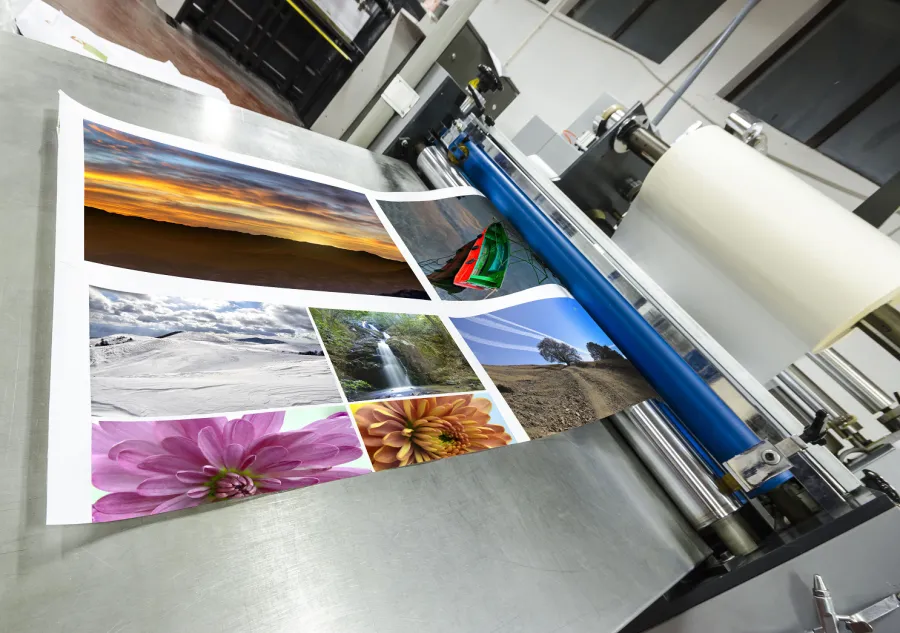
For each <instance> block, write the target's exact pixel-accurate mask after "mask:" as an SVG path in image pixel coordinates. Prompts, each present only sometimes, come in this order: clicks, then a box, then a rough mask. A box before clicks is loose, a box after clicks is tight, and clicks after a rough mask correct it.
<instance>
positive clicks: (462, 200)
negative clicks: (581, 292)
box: [378, 195, 559, 301]
mask: <svg viewBox="0 0 900 633" xmlns="http://www.w3.org/2000/svg"><path fill="white" fill-rule="evenodd" d="M378 205H379V206H380V207H381V209H382V210H383V211H384V214H385V215H386V216H387V217H388V219H389V220H390V222H391V224H392V225H393V227H394V228H395V229H396V230H397V233H399V234H400V237H401V238H402V239H403V241H404V242H405V243H406V245H407V246H408V247H409V250H410V252H411V253H412V256H413V258H415V260H416V263H417V264H418V265H419V266H420V267H421V268H422V270H423V271H424V273H425V275H426V276H427V278H428V281H429V282H431V285H432V286H434V288H435V290H436V291H437V293H438V296H439V297H440V298H441V299H453V300H458V301H478V300H479V299H486V298H488V297H502V296H503V295H508V294H511V293H513V292H518V291H520V290H525V289H527V288H533V287H535V286H540V285H544V284H558V283H559V281H558V280H557V279H556V277H554V276H553V273H551V272H550V270H549V269H548V268H547V267H546V266H544V264H543V262H541V260H540V259H538V257H537V255H535V254H534V252H532V250H531V248H529V247H528V245H527V244H526V242H525V240H524V238H523V237H522V236H521V235H519V232H518V231H516V229H515V228H513V226H512V225H511V224H510V223H509V222H507V221H506V219H505V218H504V217H503V216H502V215H500V213H499V212H498V211H497V210H496V209H495V208H494V206H493V205H492V204H491V202H490V200H488V199H487V198H485V197H483V196H476V195H469V196H458V197H451V198H443V199H440V200H417V201H388V200H381V201H379V202H378Z"/></svg>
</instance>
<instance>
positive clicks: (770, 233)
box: [626, 126, 900, 351]
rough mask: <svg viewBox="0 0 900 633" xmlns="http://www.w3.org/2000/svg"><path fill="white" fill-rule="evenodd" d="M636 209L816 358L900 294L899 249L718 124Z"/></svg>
mask: <svg viewBox="0 0 900 633" xmlns="http://www.w3.org/2000/svg"><path fill="white" fill-rule="evenodd" d="M635 205H636V206H637V207H639V208H640V209H641V210H642V212H643V213H645V214H647V215H648V216H650V217H652V218H653V220H654V221H655V222H656V223H657V224H658V225H660V226H665V227H666V229H667V230H671V231H673V232H675V233H677V236H678V238H679V240H680V241H681V242H682V243H683V244H687V245H688V246H689V247H690V249H691V250H692V251H694V252H695V253H696V254H697V255H699V256H700V257H702V258H703V259H704V260H706V261H707V262H708V263H709V264H710V265H712V266H714V267H715V268H716V269H718V270H719V271H720V272H722V273H723V274H725V275H726V276H727V277H728V278H730V279H731V280H732V281H733V282H734V283H735V284H736V285H737V286H739V287H740V288H741V289H742V290H743V291H744V292H745V293H746V294H747V295H748V296H749V297H751V298H752V299H753V300H754V301H756V302H757V303H758V304H759V305H760V306H762V307H763V308H764V309H765V310H766V311H768V313H769V314H771V315H772V316H773V317H775V318H776V319H777V320H778V321H780V322H781V323H782V324H783V325H784V326H785V327H786V328H787V329H788V330H789V331H790V332H791V333H792V334H793V335H794V336H796V337H797V338H798V339H799V340H801V341H803V343H804V345H805V346H808V348H809V349H811V350H813V351H818V350H822V349H824V348H826V347H829V346H830V345H831V344H833V343H834V342H835V341H837V340H838V339H839V338H840V337H841V336H843V335H844V334H846V333H847V332H848V331H849V329H850V328H852V327H853V326H854V325H855V324H856V323H857V322H858V321H859V320H860V319H861V318H863V317H864V316H866V315H867V314H869V313H870V312H871V311H872V310H874V309H875V308H878V307H879V306H882V305H884V304H885V303H887V302H889V301H891V300H892V299H894V298H896V297H898V296H900V245H898V244H896V243H895V242H893V241H892V240H890V239H889V238H888V237H887V236H885V235H883V234H882V233H880V232H879V231H878V230H877V229H875V228H873V227H872V226H870V225H869V224H867V223H866V222H864V221H863V220H861V219H859V218H858V217H856V216H855V215H853V214H852V213H850V212H849V211H847V210H846V209H844V208H843V207H842V206H840V205H839V204H837V203H836V202H834V201H833V200H831V199H830V198H828V197H827V196H826V195H824V194H822V193H820V192H819V191H818V190H816V189H815V188H813V187H811V186H810V185H808V184H806V183H805V182H803V181H802V180H801V179H800V178H798V177H797V176H794V175H793V174H791V173H790V172H789V171H788V170H786V169H784V168H783V167H781V166H779V165H778V164H776V163H775V162H774V161H772V160H770V159H768V158H767V157H766V156H764V155H762V154H760V153H759V152H757V151H755V150H753V149H751V148H750V147H747V146H746V145H744V144H743V143H741V142H740V141H738V140H737V139H735V138H734V137H732V136H730V135H729V134H728V133H726V132H725V131H723V130H721V129H719V128H717V127H713V126H708V127H703V128H701V129H699V130H696V131H694V132H692V133H690V134H688V135H687V136H685V137H683V138H681V139H680V140H679V141H678V142H677V143H675V145H673V146H672V148H670V149H669V150H668V151H667V152H666V153H665V154H664V155H663V157H662V158H661V159H660V161H659V162H658V163H657V164H656V165H655V166H654V167H653V168H652V169H651V170H650V174H649V175H648V176H647V179H646V181H645V182H644V185H643V187H642V189H641V192H640V194H639V195H638V197H637V200H636V201H635ZM627 220H628V217H627V216H626V224H627ZM673 264H675V265H677V263H674V262H673Z"/></svg>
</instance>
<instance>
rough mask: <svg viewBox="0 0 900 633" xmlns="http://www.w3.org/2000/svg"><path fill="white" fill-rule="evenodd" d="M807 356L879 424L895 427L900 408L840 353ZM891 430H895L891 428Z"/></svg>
mask: <svg viewBox="0 0 900 633" xmlns="http://www.w3.org/2000/svg"><path fill="white" fill-rule="evenodd" d="M808 356H809V357H810V359H811V360H812V361H813V362H814V363H815V364H816V365H818V366H819V367H820V368H821V369H822V371H824V372H825V373H826V374H828V375H829V376H830V377H831V378H833V379H834V381H835V382H836V383H838V384H839V385H840V386H841V387H843V388H844V389H846V390H847V391H848V392H849V393H850V395H851V396H853V397H854V398H856V400H857V401H858V402H859V403H860V404H861V405H863V406H864V407H865V408H866V409H867V410H868V411H869V413H872V414H874V415H877V416H880V417H879V421H880V422H882V423H884V424H888V423H890V426H891V427H896V424H897V419H898V417H900V407H898V406H897V403H896V402H895V401H894V400H893V399H892V398H891V397H890V396H889V395H888V394H886V393H885V392H884V391H883V390H882V389H881V388H880V387H879V386H878V385H876V384H875V383H874V382H872V381H871V380H869V378H868V376H866V375H865V374H863V373H862V372H861V371H859V369H857V368H856V366H855V365H854V364H853V363H851V362H850V361H849V360H847V359H846V358H844V357H843V356H842V355H841V354H840V352H837V351H836V350H833V349H826V350H824V351H822V352H819V353H818V354H808ZM891 430H897V429H896V428H892V429H891Z"/></svg>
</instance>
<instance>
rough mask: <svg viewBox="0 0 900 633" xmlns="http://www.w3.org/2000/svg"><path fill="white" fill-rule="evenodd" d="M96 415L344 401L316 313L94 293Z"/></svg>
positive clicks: (254, 304)
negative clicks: (320, 335)
mask: <svg viewBox="0 0 900 633" xmlns="http://www.w3.org/2000/svg"><path fill="white" fill-rule="evenodd" d="M89 336H90V339H89V341H88V345H89V346H90V359H91V360H90V363H91V413H92V415H93V416H94V417H110V416H116V417H120V416H129V417H132V416H133V417H149V416H157V415H191V414H197V413H209V412H211V411H238V410H247V409H270V408H276V407H294V406H302V405H308V404H322V403H326V402H340V401H341V396H340V392H339V391H338V386H337V382H336V380H335V378H334V375H333V374H332V372H331V370H330V369H329V367H328V361H327V360H326V359H325V354H324V352H323V350H322V346H321V344H320V343H319V339H318V338H317V337H316V334H315V330H314V328H313V325H312V321H311V320H310V317H309V314H308V313H307V311H306V308H302V307H297V306H285V305H273V304H269V303H258V302H253V301H220V300H215V299H191V298H184V297H166V296H158V295H152V296H151V295H141V294H133V293H128V292H120V291H117V290H107V289H104V288H95V287H93V286H92V287H91V288H90V333H89Z"/></svg>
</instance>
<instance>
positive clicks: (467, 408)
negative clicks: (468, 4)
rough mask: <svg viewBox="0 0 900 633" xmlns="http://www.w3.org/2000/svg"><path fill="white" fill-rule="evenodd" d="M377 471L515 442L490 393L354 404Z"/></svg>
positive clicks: (357, 418) (356, 417)
mask: <svg viewBox="0 0 900 633" xmlns="http://www.w3.org/2000/svg"><path fill="white" fill-rule="evenodd" d="M350 409H351V410H352V411H353V416H354V418H355V419H356V426H357V427H358V428H359V432H360V434H361V435H362V438H363V443H364V444H365V447H366V451H367V452H368V453H369V458H370V459H371V460H372V466H373V467H374V468H375V470H376V471H380V470H388V469H391V468H399V467H401V466H410V465H412V464H424V463H425V462H432V461H434V460H436V459H443V458H445V457H453V456H454V455H465V454H467V453H477V452H478V451H483V450H485V449H488V448H497V447H498V446H507V445H508V444H512V443H513V442H514V440H513V438H512V434H511V433H510V432H509V427H507V425H506V422H504V420H503V418H502V417H501V415H500V413H499V412H498V411H497V408H496V407H495V406H494V402H493V401H492V400H491V397H490V396H489V395H488V394H487V393H474V394H473V393H468V394H461V395H454V396H437V397H432V398H412V399H409V400H385V401H382V402H367V403H360V404H353V405H350Z"/></svg>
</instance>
